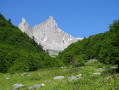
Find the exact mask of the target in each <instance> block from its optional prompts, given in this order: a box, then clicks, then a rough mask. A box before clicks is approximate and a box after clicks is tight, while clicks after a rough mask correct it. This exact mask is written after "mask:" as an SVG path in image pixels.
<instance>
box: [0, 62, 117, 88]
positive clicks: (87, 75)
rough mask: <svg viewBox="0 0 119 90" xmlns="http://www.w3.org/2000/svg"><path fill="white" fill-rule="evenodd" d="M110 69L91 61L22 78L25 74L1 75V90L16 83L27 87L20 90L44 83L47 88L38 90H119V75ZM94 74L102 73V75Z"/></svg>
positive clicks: (33, 73)
mask: <svg viewBox="0 0 119 90" xmlns="http://www.w3.org/2000/svg"><path fill="white" fill-rule="evenodd" d="M107 67H108V69H107ZM110 67H111V66H107V65H104V64H102V63H100V62H98V61H96V60H90V61H88V62H87V63H86V64H85V66H82V67H76V68H69V67H66V68H50V69H40V70H37V71H33V72H25V74H24V76H22V74H23V73H15V74H9V73H6V74H3V73H0V90H12V88H13V85H14V84H16V83H20V84H23V85H25V87H23V88H20V89H19V90H26V89H28V87H31V86H33V85H35V84H42V83H44V84H45V86H44V87H40V88H37V89H36V90H118V89H119V87H118V86H119V75H118V74H116V73H115V72H114V69H111V68H110ZM107 70H108V71H107ZM110 72H111V73H110ZM94 73H101V75H98V74H97V75H96V74H94ZM79 74H81V77H80V78H78V79H77V80H74V81H69V80H68V78H70V77H71V76H76V75H79ZM55 76H64V77H65V78H64V79H61V80H54V79H53V78H54V77H55ZM6 78H7V79H6Z"/></svg>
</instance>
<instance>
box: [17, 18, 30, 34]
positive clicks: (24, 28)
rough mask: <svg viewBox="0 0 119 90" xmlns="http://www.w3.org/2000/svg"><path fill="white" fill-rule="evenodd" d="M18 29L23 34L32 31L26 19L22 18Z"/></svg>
mask: <svg viewBox="0 0 119 90" xmlns="http://www.w3.org/2000/svg"><path fill="white" fill-rule="evenodd" d="M18 27H19V29H20V30H21V31H22V32H26V31H27V30H29V29H30V27H29V25H28V23H27V22H26V20H25V19H24V18H22V22H21V23H20V24H19V25H18Z"/></svg>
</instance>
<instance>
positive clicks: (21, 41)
mask: <svg viewBox="0 0 119 90" xmlns="http://www.w3.org/2000/svg"><path fill="white" fill-rule="evenodd" d="M58 64H59V63H58ZM53 66H56V64H55V62H54V59H53V58H51V57H50V56H49V55H48V54H46V53H45V51H44V50H43V49H42V47H41V46H40V45H37V44H36V43H35V41H34V40H32V39H31V38H29V37H28V36H27V35H26V34H25V33H23V32H21V30H19V29H18V28H17V27H16V26H14V25H12V23H11V20H10V19H9V20H6V19H5V18H4V16H3V15H1V14H0V72H11V73H14V72H20V71H32V70H37V69H38V68H45V67H53Z"/></svg>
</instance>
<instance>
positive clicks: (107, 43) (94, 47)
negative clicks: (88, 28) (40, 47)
mask: <svg viewBox="0 0 119 90" xmlns="http://www.w3.org/2000/svg"><path fill="white" fill-rule="evenodd" d="M56 58H57V59H60V60H61V61H63V63H64V64H65V65H72V66H73V67H77V66H81V65H84V62H85V61H87V60H89V59H98V60H99V61H100V62H102V63H105V64H114V65H118V66H119V20H116V21H114V22H113V24H112V25H110V27H109V31H107V32H105V33H100V34H96V35H93V36H90V37H88V38H84V39H83V40H82V41H78V42H76V43H73V44H71V45H70V46H69V47H68V48H66V49H65V50H64V51H63V52H60V53H59V55H58V56H57V57H56Z"/></svg>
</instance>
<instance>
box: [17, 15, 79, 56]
mask: <svg viewBox="0 0 119 90" xmlns="http://www.w3.org/2000/svg"><path fill="white" fill-rule="evenodd" d="M19 28H20V29H21V31H22V32H25V33H26V34H27V35H28V36H29V37H31V38H33V37H34V40H35V42H37V43H38V44H40V45H42V46H43V49H44V50H50V51H52V50H53V51H54V50H55V51H58V52H59V51H62V50H64V49H65V48H66V47H67V46H68V45H70V44H71V43H74V42H76V41H78V40H79V39H76V38H74V37H72V36H71V35H69V34H67V33H65V32H64V31H62V30H61V29H60V28H58V25H57V23H56V22H55V20H54V19H53V17H52V16H50V17H49V19H47V20H46V21H45V22H43V23H41V24H39V25H35V26H34V27H32V28H29V25H28V24H27V22H26V20H25V19H24V18H22V22H21V23H20V24H19ZM53 54H54V53H52V55H53Z"/></svg>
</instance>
